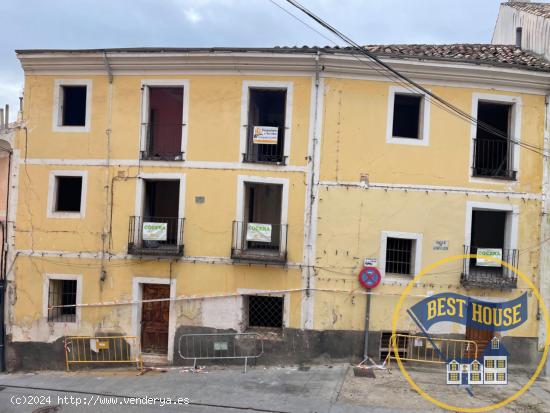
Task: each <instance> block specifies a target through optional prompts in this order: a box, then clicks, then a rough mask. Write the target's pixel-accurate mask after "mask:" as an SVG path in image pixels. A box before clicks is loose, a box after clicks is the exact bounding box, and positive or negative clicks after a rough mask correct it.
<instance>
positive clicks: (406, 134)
mask: <svg viewBox="0 0 550 413" xmlns="http://www.w3.org/2000/svg"><path fill="white" fill-rule="evenodd" d="M429 121H430V103H429V101H428V100H427V98H426V95H425V94H421V93H411V91H410V90H407V89H406V88H402V87H397V86H391V87H390V91H389V97H388V124H387V132H386V134H387V136H386V141H387V142H388V143H399V144H404V145H423V146H426V145H428V143H429Z"/></svg>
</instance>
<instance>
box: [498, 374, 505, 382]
mask: <svg viewBox="0 0 550 413" xmlns="http://www.w3.org/2000/svg"><path fill="white" fill-rule="evenodd" d="M497 381H506V373H497Z"/></svg>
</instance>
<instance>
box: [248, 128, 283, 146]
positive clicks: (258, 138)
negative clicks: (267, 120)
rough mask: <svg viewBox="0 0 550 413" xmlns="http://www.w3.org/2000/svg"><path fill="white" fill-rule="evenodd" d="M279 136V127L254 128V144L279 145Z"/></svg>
mask: <svg viewBox="0 0 550 413" xmlns="http://www.w3.org/2000/svg"><path fill="white" fill-rule="evenodd" d="M278 136H279V128H278V127H277V126H254V133H253V135H252V142H253V143H255V144H261V145H277V140H278Z"/></svg>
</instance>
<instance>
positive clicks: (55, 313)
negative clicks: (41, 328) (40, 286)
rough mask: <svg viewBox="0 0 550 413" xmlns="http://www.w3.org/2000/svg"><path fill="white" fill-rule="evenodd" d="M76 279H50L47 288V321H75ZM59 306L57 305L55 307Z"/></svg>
mask: <svg viewBox="0 0 550 413" xmlns="http://www.w3.org/2000/svg"><path fill="white" fill-rule="evenodd" d="M76 297H77V280H65V279H50V280H49V288H48V321H53V322H67V323H74V322H75V321H76V307H63V306H74V305H76V304H77V302H76ZM57 306H59V307H57Z"/></svg>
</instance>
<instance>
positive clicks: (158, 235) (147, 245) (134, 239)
mask: <svg viewBox="0 0 550 413" xmlns="http://www.w3.org/2000/svg"><path fill="white" fill-rule="evenodd" d="M183 223H184V218H169V217H137V216H132V217H130V224H129V229H128V254H133V255H156V256H182V255H183Z"/></svg>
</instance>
